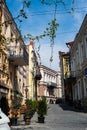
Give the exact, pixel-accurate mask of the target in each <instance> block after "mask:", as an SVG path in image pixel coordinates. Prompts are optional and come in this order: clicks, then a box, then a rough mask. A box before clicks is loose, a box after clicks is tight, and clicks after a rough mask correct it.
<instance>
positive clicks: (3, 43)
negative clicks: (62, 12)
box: [0, 0, 29, 107]
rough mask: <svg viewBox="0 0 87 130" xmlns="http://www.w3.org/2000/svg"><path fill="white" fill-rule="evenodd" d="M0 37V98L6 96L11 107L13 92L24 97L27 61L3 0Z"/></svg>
mask: <svg viewBox="0 0 87 130" xmlns="http://www.w3.org/2000/svg"><path fill="white" fill-rule="evenodd" d="M9 21H10V22H9ZM0 37H1V40H0V99H2V97H6V98H7V99H8V102H9V107H11V106H12V100H14V93H16V94H17V96H21V98H22V97H24V98H26V96H25V95H26V94H25V87H26V80H27V75H26V66H27V65H28V64H29V61H28V53H27V51H26V45H25V44H24V42H23V40H22V38H21V34H20V32H19V30H18V28H17V25H16V23H15V22H14V19H13V17H12V15H11V13H10V12H9V9H8V7H7V5H6V3H5V1H4V0H2V1H1V3H0ZM23 101H24V99H23ZM13 105H14V106H15V104H13Z"/></svg>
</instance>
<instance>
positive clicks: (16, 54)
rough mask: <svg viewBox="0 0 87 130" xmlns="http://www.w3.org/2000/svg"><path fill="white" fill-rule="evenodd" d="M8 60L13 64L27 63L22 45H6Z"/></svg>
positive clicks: (26, 55) (26, 54) (21, 64)
mask: <svg viewBox="0 0 87 130" xmlns="http://www.w3.org/2000/svg"><path fill="white" fill-rule="evenodd" d="M7 51H8V60H9V62H11V63H12V64H14V65H19V66H23V65H28V64H29V63H28V53H27V51H26V49H25V48H24V47H23V46H22V47H21V46H9V47H7Z"/></svg>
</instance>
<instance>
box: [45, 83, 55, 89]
mask: <svg viewBox="0 0 87 130" xmlns="http://www.w3.org/2000/svg"><path fill="white" fill-rule="evenodd" d="M47 86H48V87H49V88H56V87H57V84H56V83H54V82H48V83H47Z"/></svg>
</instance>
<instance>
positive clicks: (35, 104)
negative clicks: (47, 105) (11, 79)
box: [32, 100, 37, 111]
mask: <svg viewBox="0 0 87 130" xmlns="http://www.w3.org/2000/svg"><path fill="white" fill-rule="evenodd" d="M32 109H33V110H35V111H36V109H37V101H36V100H34V101H32Z"/></svg>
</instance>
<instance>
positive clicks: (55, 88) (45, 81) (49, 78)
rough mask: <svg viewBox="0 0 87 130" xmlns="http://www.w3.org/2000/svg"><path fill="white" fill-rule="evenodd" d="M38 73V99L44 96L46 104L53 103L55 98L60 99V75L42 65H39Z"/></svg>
mask: <svg viewBox="0 0 87 130" xmlns="http://www.w3.org/2000/svg"><path fill="white" fill-rule="evenodd" d="M40 72H41V75H42V78H41V80H40V81H39V83H38V99H39V98H41V97H42V96H46V98H47V102H48V103H50V101H53V103H55V101H56V99H57V98H61V97H62V86H61V73H60V72H57V71H54V70H52V69H50V68H48V67H46V66H44V65H40Z"/></svg>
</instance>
